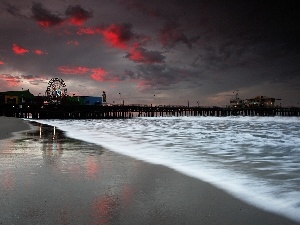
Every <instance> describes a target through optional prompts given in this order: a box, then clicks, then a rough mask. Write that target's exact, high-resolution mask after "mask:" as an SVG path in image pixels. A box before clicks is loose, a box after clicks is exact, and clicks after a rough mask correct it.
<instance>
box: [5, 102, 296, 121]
mask: <svg viewBox="0 0 300 225" xmlns="http://www.w3.org/2000/svg"><path fill="white" fill-rule="evenodd" d="M0 116H10V117H21V118H33V119H116V118H132V117H172V116H216V117H225V116H300V108H297V107H289V108H283V107H276V108H221V107H185V106H153V107H152V106H134V105H119V106H99V105H62V104H61V105H45V106H41V105H10V104H2V105H0Z"/></svg>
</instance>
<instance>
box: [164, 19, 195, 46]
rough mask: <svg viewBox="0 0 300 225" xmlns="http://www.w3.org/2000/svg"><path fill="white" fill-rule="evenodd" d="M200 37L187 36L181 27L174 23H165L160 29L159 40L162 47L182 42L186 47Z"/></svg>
mask: <svg viewBox="0 0 300 225" xmlns="http://www.w3.org/2000/svg"><path fill="white" fill-rule="evenodd" d="M199 38H200V37H199V36H198V35H197V36H193V37H191V38H188V37H187V36H186V35H185V34H184V32H183V29H181V28H180V27H179V26H178V25H177V24H176V23H170V22H169V23H166V24H165V26H164V28H163V29H162V30H160V41H161V43H162V45H163V46H164V47H168V48H170V47H174V46H175V45H176V44H177V43H180V42H182V43H183V44H186V46H187V47H189V48H192V44H193V43H195V42H196V41H197V40H198V39H199Z"/></svg>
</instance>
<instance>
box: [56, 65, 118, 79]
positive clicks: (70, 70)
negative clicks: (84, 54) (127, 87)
mask: <svg viewBox="0 0 300 225" xmlns="http://www.w3.org/2000/svg"><path fill="white" fill-rule="evenodd" d="M58 70H59V71H60V72H61V73H63V74H75V75H86V74H90V76H91V78H92V79H94V80H97V81H111V80H115V79H111V78H109V77H108V72H107V71H106V70H105V69H103V68H101V67H99V68H88V67H81V66H79V67H68V66H61V67H59V68H58Z"/></svg>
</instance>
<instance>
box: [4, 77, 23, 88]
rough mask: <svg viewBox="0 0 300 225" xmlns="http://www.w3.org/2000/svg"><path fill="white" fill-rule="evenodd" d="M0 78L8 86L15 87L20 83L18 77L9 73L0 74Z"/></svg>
mask: <svg viewBox="0 0 300 225" xmlns="http://www.w3.org/2000/svg"><path fill="white" fill-rule="evenodd" d="M0 80H2V81H3V82H4V83H6V86H8V87H16V86H20V85H21V81H20V78H19V77H14V76H12V75H10V74H0Z"/></svg>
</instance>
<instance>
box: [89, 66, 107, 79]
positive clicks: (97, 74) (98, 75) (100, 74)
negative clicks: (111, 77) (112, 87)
mask: <svg viewBox="0 0 300 225" xmlns="http://www.w3.org/2000/svg"><path fill="white" fill-rule="evenodd" d="M91 71H92V75H91V77H92V78H93V79H94V80H97V81H105V80H107V71H105V70H104V69H102V68H95V69H91Z"/></svg>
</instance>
